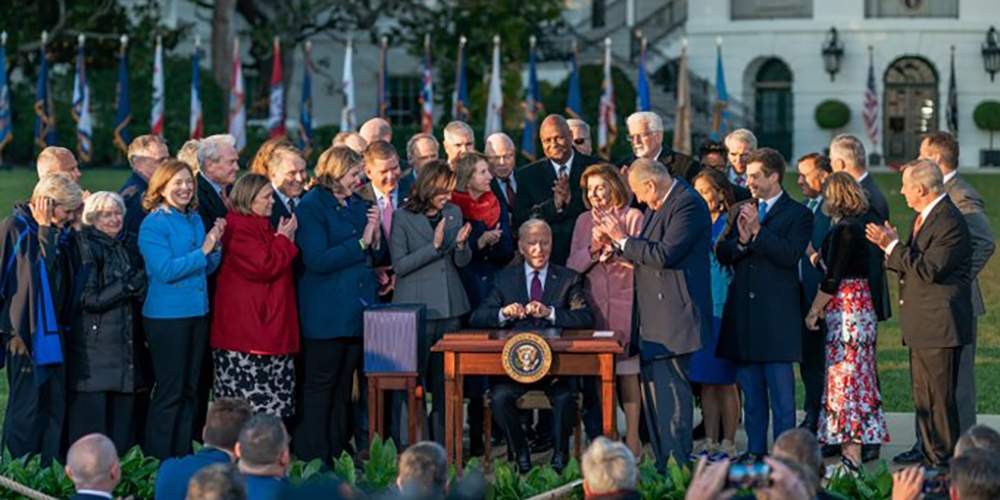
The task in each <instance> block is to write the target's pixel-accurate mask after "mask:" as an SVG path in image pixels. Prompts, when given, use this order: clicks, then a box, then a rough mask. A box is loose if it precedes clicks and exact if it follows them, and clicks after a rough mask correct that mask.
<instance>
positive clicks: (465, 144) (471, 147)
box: [444, 121, 476, 163]
mask: <svg viewBox="0 0 1000 500" xmlns="http://www.w3.org/2000/svg"><path fill="white" fill-rule="evenodd" d="M475 150H476V134H475V132H473V131H472V127H470V126H469V124H468V123H465V122H460V121H453V122H451V123H449V124H448V125H445V127H444V154H445V156H447V158H448V163H451V162H453V161H455V160H457V159H458V156H459V155H460V154H462V153H468V152H470V151H475Z"/></svg>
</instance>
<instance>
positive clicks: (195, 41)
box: [194, 35, 201, 50]
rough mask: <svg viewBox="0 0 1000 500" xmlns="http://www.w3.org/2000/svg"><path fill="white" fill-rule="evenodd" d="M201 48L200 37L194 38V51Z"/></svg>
mask: <svg viewBox="0 0 1000 500" xmlns="http://www.w3.org/2000/svg"><path fill="white" fill-rule="evenodd" d="M200 48H201V35H195V36H194V50H198V49H200Z"/></svg>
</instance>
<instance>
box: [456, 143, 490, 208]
mask: <svg viewBox="0 0 1000 500" xmlns="http://www.w3.org/2000/svg"><path fill="white" fill-rule="evenodd" d="M455 176H456V180H457V183H456V185H455V190H456V191H460V192H463V193H469V194H470V195H473V196H474V197H476V198H477V199H478V197H479V196H480V195H482V194H484V193H488V192H490V181H492V180H493V175H492V174H490V164H489V162H488V161H486V156H485V155H483V154H482V153H476V152H472V153H465V154H463V155H461V156H459V157H458V160H457V161H455Z"/></svg>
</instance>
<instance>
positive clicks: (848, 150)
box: [830, 134, 867, 170]
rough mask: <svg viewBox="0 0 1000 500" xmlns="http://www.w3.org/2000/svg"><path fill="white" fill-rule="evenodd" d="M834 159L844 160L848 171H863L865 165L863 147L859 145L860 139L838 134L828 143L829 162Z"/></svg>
mask: <svg viewBox="0 0 1000 500" xmlns="http://www.w3.org/2000/svg"><path fill="white" fill-rule="evenodd" d="M835 158H839V159H841V160H844V163H847V168H849V169H851V168H853V169H861V170H864V169H865V168H866V165H867V160H866V159H865V145H864V144H862V143H861V139H858V138H857V137H856V136H853V135H851V134H840V135H838V136H837V137H834V138H833V140H832V141H830V160H831V161H833V160H834V159H835Z"/></svg>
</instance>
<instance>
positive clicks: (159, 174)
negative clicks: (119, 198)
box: [142, 160, 198, 212]
mask: <svg viewBox="0 0 1000 500" xmlns="http://www.w3.org/2000/svg"><path fill="white" fill-rule="evenodd" d="M182 170H187V172H188V173H189V174H191V179H192V180H193V181H194V188H193V191H194V192H193V193H191V203H188V206H187V211H188V212H193V211H195V210H198V178H197V177H195V176H194V169H192V168H191V165H188V164H187V163H184V162H182V161H180V160H167V161H165V162H163V164H162V165H160V166H159V167H157V168H156V172H154V173H153V177H151V178H150V179H149V187H148V188H146V194H145V195H144V196H143V197H142V208H143V209H144V210H145V211H147V212H152V211H153V210H154V209H155V208H156V207H158V206H160V205H161V204H163V202H164V200H165V199H166V198H165V197H164V196H163V190H164V189H165V188H166V187H167V184H169V183H170V179H173V178H174V176H175V175H177V174H178V173H179V172H180V171H182Z"/></svg>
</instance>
